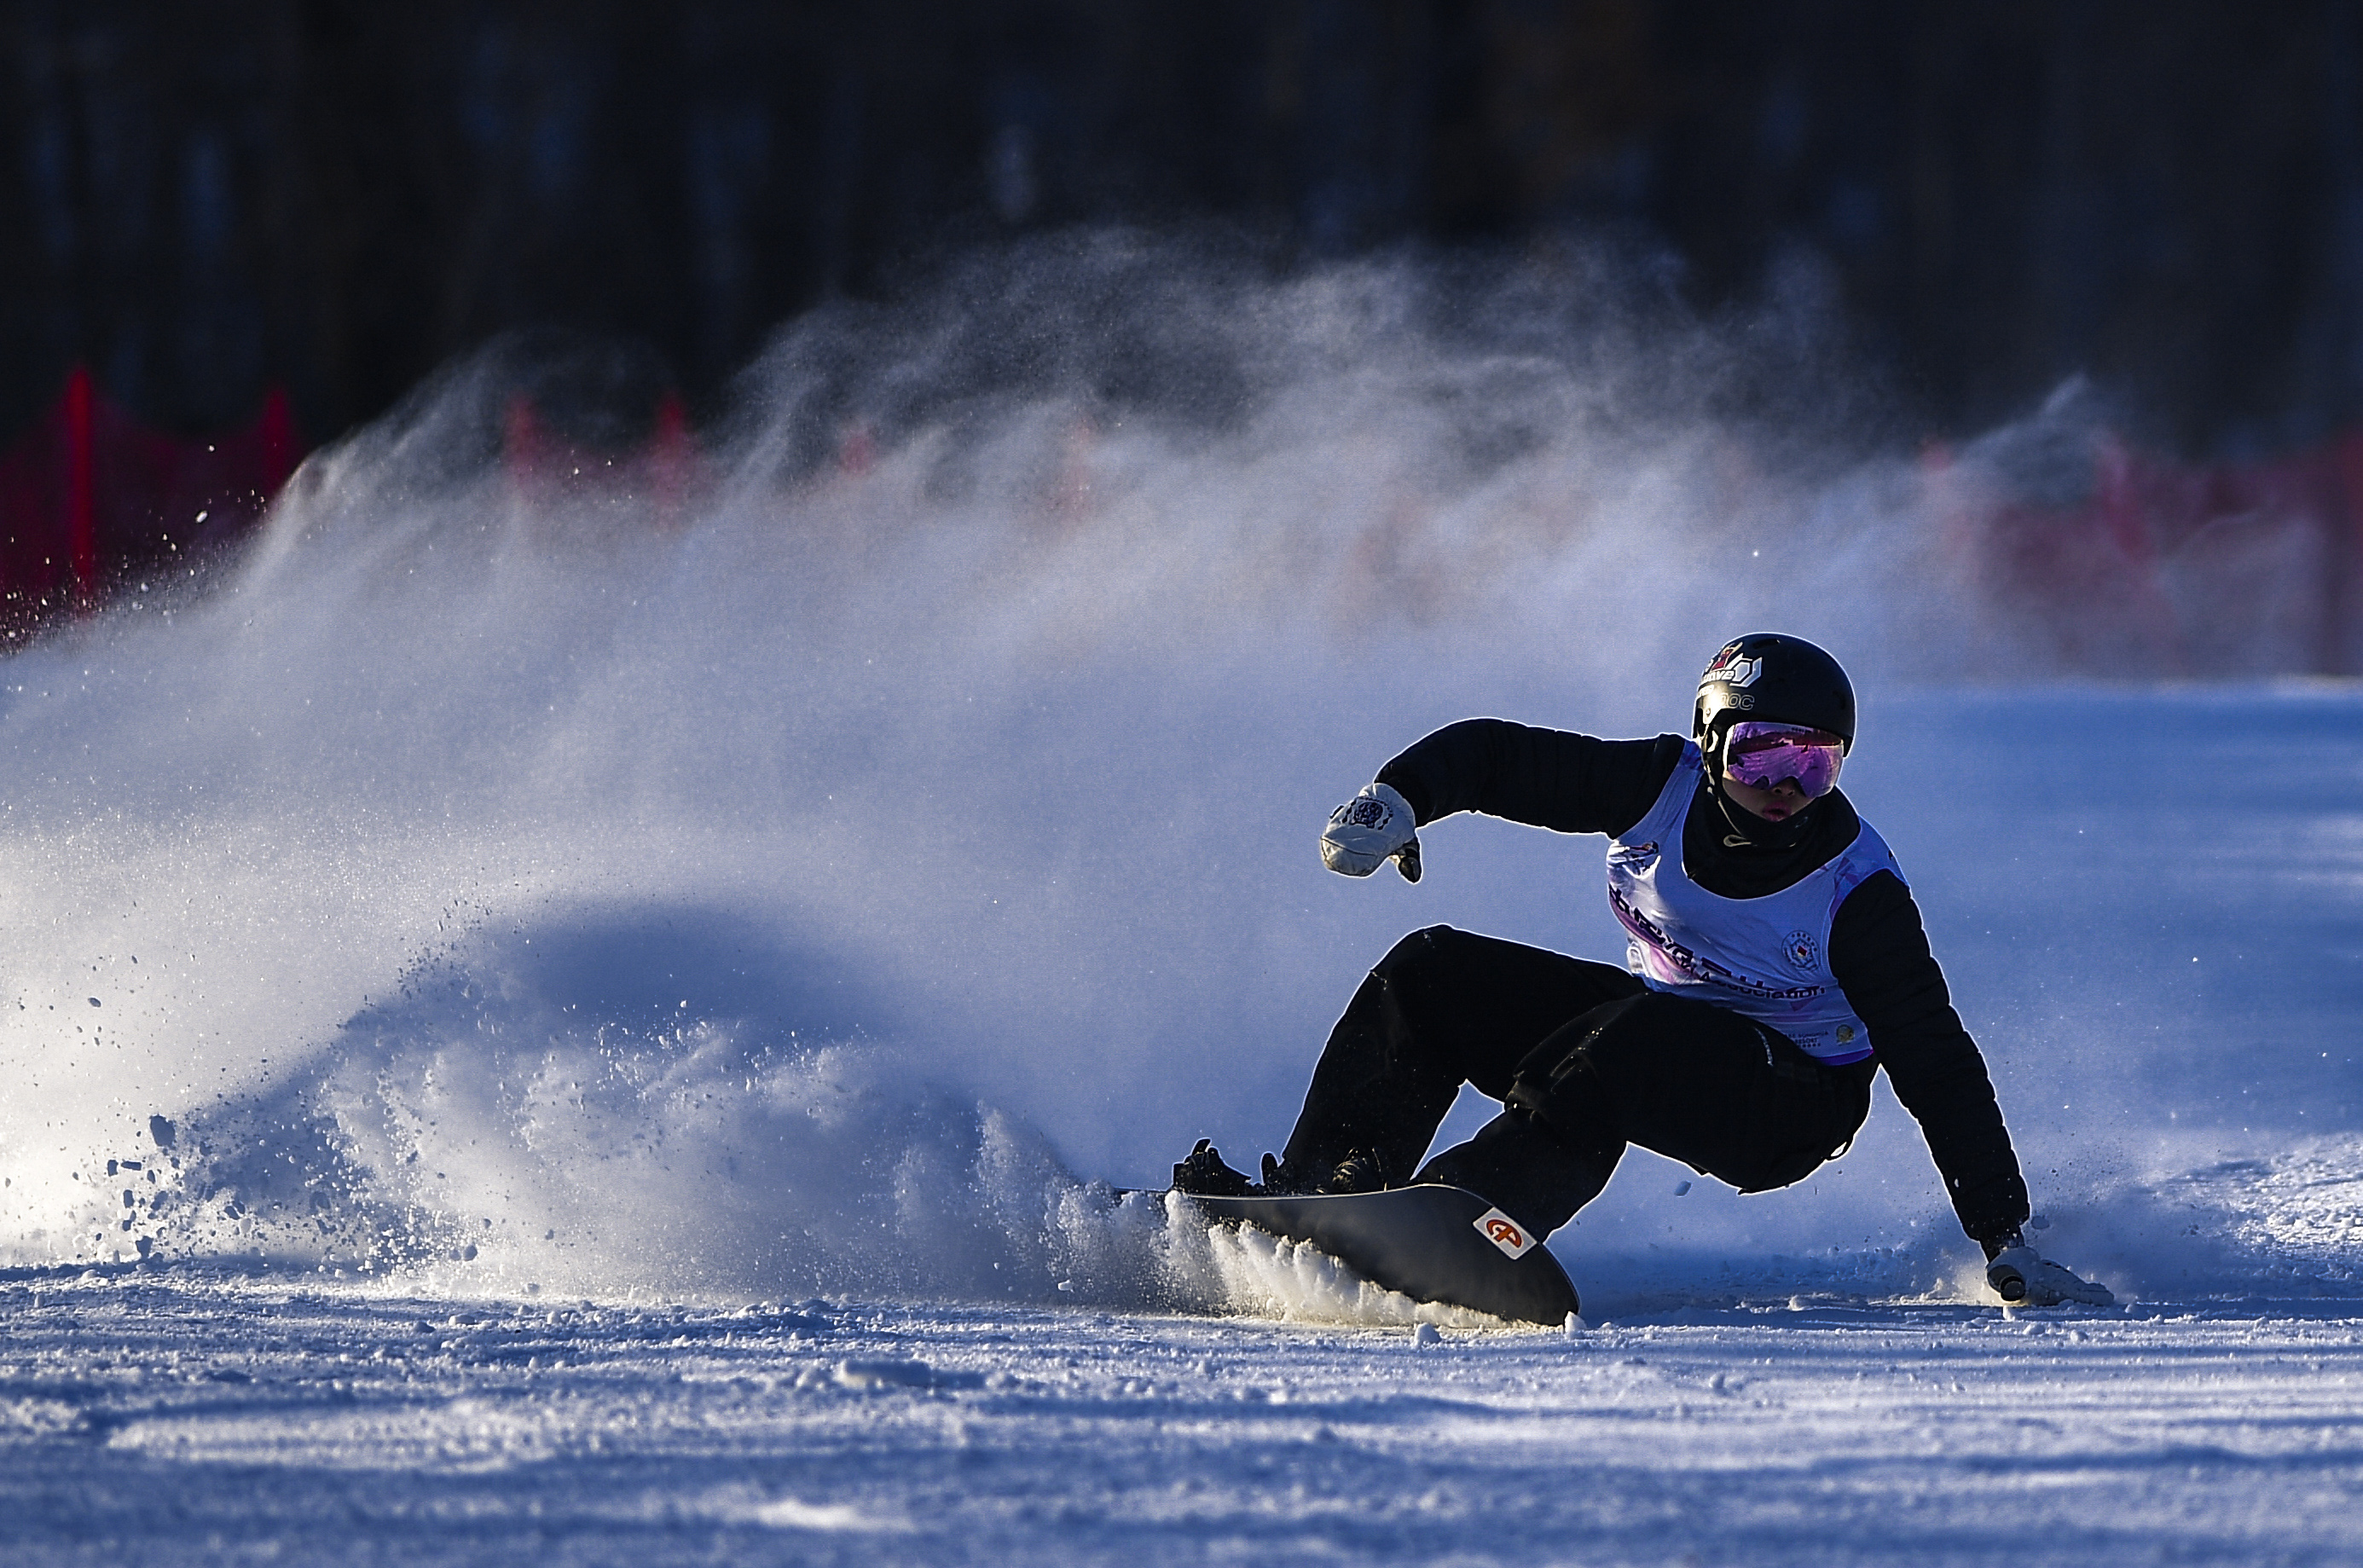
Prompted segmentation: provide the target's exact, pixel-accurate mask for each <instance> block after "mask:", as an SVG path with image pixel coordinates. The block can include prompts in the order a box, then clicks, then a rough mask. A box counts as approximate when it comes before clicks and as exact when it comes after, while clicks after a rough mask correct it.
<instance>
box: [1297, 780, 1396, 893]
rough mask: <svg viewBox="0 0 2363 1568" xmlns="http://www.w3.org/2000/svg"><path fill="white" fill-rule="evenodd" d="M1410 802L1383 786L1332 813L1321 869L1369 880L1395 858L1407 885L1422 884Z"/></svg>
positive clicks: (1323, 843) (1365, 791)
mask: <svg viewBox="0 0 2363 1568" xmlns="http://www.w3.org/2000/svg"><path fill="white" fill-rule="evenodd" d="M1416 827H1417V824H1416V823H1414V821H1413V819H1412V810H1411V802H1410V801H1406V800H1404V799H1403V797H1402V796H1401V795H1398V794H1396V793H1395V791H1394V790H1392V788H1390V787H1389V786H1387V785H1384V784H1365V785H1363V786H1362V792H1361V793H1360V794H1359V795H1357V796H1355V797H1354V798H1353V799H1352V800H1350V801H1347V802H1346V803H1345V804H1344V805H1342V806H1340V807H1338V808H1337V810H1336V811H1334V812H1330V813H1329V825H1328V826H1327V827H1326V828H1323V829H1322V830H1321V864H1323V865H1324V866H1326V867H1329V869H1330V870H1332V871H1335V872H1337V873H1338V874H1339V875H1341V876H1346V877H1367V876H1369V875H1370V873H1371V872H1373V871H1375V870H1377V869H1378V868H1379V867H1381V865H1383V864H1384V863H1385V862H1386V861H1388V860H1390V859H1392V860H1393V861H1394V863H1395V869H1396V870H1398V871H1400V872H1402V873H1403V880H1404V881H1406V882H1416V881H1418V880H1419V834H1418V833H1417V832H1416V831H1415V830H1416Z"/></svg>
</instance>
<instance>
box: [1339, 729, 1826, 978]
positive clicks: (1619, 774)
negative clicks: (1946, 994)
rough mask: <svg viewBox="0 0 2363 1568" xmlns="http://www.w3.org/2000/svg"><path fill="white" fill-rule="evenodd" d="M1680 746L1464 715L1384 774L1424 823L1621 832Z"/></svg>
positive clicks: (1651, 798) (1643, 809)
mask: <svg viewBox="0 0 2363 1568" xmlns="http://www.w3.org/2000/svg"><path fill="white" fill-rule="evenodd" d="M1681 755H1682V738H1681V736H1680V735H1659V737H1658V738H1657V739H1655V740H1628V741H1611V740H1595V739H1593V738H1592V736H1590V735H1579V734H1569V733H1568V732H1567V731H1565V730H1537V729H1531V728H1529V727H1528V726H1526V725H1525V724H1514V723H1510V722H1509V721H1508V720H1507V719H1463V720H1461V721H1460V722H1459V723H1457V724H1447V725H1445V726H1444V728H1442V729H1440V730H1438V731H1437V732H1436V733H1435V734H1431V735H1429V736H1427V737H1426V739H1424V740H1421V741H1418V742H1416V743H1415V744H1414V745H1412V747H1411V749H1409V750H1408V751H1405V752H1404V753H1403V755H1402V756H1398V757H1396V758H1395V759H1394V760H1393V761H1392V762H1390V763H1388V764H1387V765H1386V766H1385V767H1381V768H1380V769H1379V778H1378V781H1379V782H1380V783H1381V784H1384V785H1386V786H1388V787H1389V788H1390V789H1392V790H1395V791H1396V792H1397V793H1399V794H1401V795H1402V796H1403V799H1404V800H1406V801H1410V802H1411V809H1412V814H1413V815H1414V817H1415V818H1416V819H1417V820H1418V822H1419V823H1420V825H1421V826H1423V827H1425V826H1426V825H1427V824H1428V823H1432V822H1434V821H1436V820H1437V818H1438V817H1448V816H1450V815H1451V814H1452V813H1453V812H1484V813H1485V814H1486V815H1487V816H1489V817H1503V818H1505V819H1507V820H1508V821H1510V822H1514V823H1528V824H1530V825H1531V826H1534V827H1543V828H1549V829H1551V830H1552V831H1553V832H1555V833H1604V834H1620V833H1623V832H1624V831H1625V829H1626V828H1629V827H1631V826H1632V825H1633V824H1634V823H1637V822H1639V821H1640V820H1641V819H1642V818H1643V817H1645V816H1647V814H1648V812H1649V807H1650V806H1651V804H1652V803H1654V802H1655V801H1656V800H1657V799H1658V791H1659V790H1662V789H1664V788H1665V787H1666V780H1667V779H1668V778H1670V777H1671V776H1672V774H1673V771H1674V765H1675V764H1676V763H1677V762H1679V761H1681ZM1868 1021H1869V1020H1868V1019H1866V1020H1865V1022H1868Z"/></svg>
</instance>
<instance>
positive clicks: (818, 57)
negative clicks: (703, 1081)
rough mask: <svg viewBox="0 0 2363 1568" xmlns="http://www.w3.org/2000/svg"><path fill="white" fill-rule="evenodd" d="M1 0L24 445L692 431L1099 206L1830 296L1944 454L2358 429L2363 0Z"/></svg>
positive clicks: (5, 341) (1290, 256)
mask: <svg viewBox="0 0 2363 1568" xmlns="http://www.w3.org/2000/svg"><path fill="white" fill-rule="evenodd" d="M0 3H4V4H5V12H0V15H5V18H6V19H5V24H0V26H5V29H6V30H5V36H0V50H5V73H4V74H0V82H5V92H0V116H5V121H4V122H0V138H5V149H6V150H5V160H0V439H6V436H7V435H8V434H9V433H13V432H14V431H16V430H17V429H19V428H21V427H23V426H24V425H26V423H27V422H28V421H29V420H30V419H31V418H33V417H34V415H35V414H36V413H37V412H38V411H39V409H40V408H42V407H43V406H45V405H46V404H47V403H48V402H49V400H50V399H51V398H52V397H54V395H55V394H56V391H57V388H58V386H59V384H60V382H61V378H62V376H63V374H64V371H65V370H66V368H67V366H68V365H69V364H71V363H72V362H74V361H76V360H81V361H84V362H87V363H88V364H89V365H91V367H92V368H93V369H94V371H95V372H96V373H97V375H98V377H99V379H100V381H101V384H102V385H103V386H104V387H105V388H106V389H107V391H108V392H111V393H112V394H113V395H114V396H115V397H116V398H117V399H118V400H120V401H122V402H124V403H128V404H129V405H130V406H131V407H132V408H133V409H135V410H136V411H137V412H138V413H139V414H141V415H142V416H144V417H145V418H147V419H150V420H151V421H154V422H156V423H158V424H161V425H167V426H171V427H175V428H179V429H182V430H184V431H193V432H194V431H204V430H208V429H216V428H220V427H222V426H225V425H230V424H232V423H235V422H239V421H242V420H244V419H247V418H249V417H250V416H251V415H252V413H253V410H254V408H255V406H256V404H257V402H258V400H259V399H260V397H261V393H262V392H263V390H264V388H265V387H266V386H268V385H271V384H273V383H280V384H284V385H285V386H287V387H288V388H289V389H290V390H291V391H292V392H293V393H294V398H295V403H296V408H297V413H298V418H299V421H300V423H301V424H302V425H303V427H304V428H305V431H306V432H307V433H309V434H311V435H313V436H316V437H317V436H328V435H333V434H334V433H335V432H337V431H338V430H339V429H341V428H344V427H346V426H347V425H350V424H351V423H353V422H355V421H358V420H361V419H365V418H367V417H369V416H370V415H372V414H375V413H377V412H379V411H381V410H383V408H385V407H386V406H387V405H388V404H389V403H391V402H393V401H394V399H395V398H396V397H398V396H399V395H400V394H401V393H402V392H404V391H405V389H407V388H408V387H410V386H411V385H412V384H413V383H415V382H416V381H417V380H418V379H419V378H420V377H421V376H422V375H424V374H425V373H426V372H427V371H428V370H431V369H433V368H434V367H435V366H436V365H437V364H438V363H439V362H441V361H443V360H445V359H448V358H449V357H450V356H451V355H453V354H455V353H457V352H460V351H461V350H463V349H466V348H470V347H471V346H472V345H475V344H478V343H481V342H483V340H485V339H486V338H487V337H491V336H493V335H494V334H495V333H497V332H500V331H501V330H503V329H505V328H512V327H520V326H549V327H558V328H574V329H583V330H587V331H589V332H592V333H596V334H603V335H618V336H621V337H627V338H630V339H632V340H634V341H637V342H639V343H643V344H645V345H647V346H648V348H649V351H650V358H651V360H652V362H654V363H657V364H659V365H660V366H661V367H662V371H661V373H662V374H663V375H664V376H665V377H668V378H670V379H671V381H674V382H675V383H676V384H677V385H679V386H680V387H681V388H682V390H684V391H685V392H688V393H689V394H690V396H691V397H692V399H693V403H694V402H695V401H696V400H698V399H711V398H712V396H713V395H714V394H715V392H716V389H718V388H719V387H721V386H722V385H723V384H724V382H725V381H726V380H727V377H728V375H729V373H730V372H731V371H732V370H734V369H736V368H737V367H738V366H740V365H742V364H743V363H744V362H745V361H746V360H747V359H749V356H750V355H751V354H753V353H754V352H755V351H756V350H757V349H758V348H760V344H761V342H762V340H763V338H764V336H765V334H766V333H767V331H768V330H770V329H771V327H773V326H776V325H778V324H779V323H781V322H782V321H783V320H785V319H786V318H788V317H790V316H791V315H794V314H795V313H796V312H798V311H800V310H802V309H804V308H806V307H808V306H810V305H812V304H815V303H816V302H820V301H824V300H827V299H830V298H833V297H839V296H845V295H852V296H864V295H878V294H881V293H892V292H893V289H894V288H895V287H896V285H897V282H898V280H904V279H907V278H910V277H912V276H914V275H915V273H916V272H917V271H923V270H924V268H925V266H926V261H927V259H928V258H929V257H931V256H934V255H938V254H941V253H942V252H943V251H945V250H946V249H947V248H958V247H961V246H965V245H970V244H974V243H978V242H990V241H993V240H994V239H997V238H1001V237H1010V236H1015V235H1019V234H1024V233H1026V232H1030V231H1037V230H1042V229H1047V228H1055V227H1059V226H1070V225H1074V224H1078V223H1095V222H1105V221H1128V222H1138V223H1147V224H1151V225H1178V226H1197V225H1203V224H1206V223H1213V224H1216V225H1220V226H1226V227H1227V228H1228V229H1230V230H1232V231H1233V232H1235V233H1237V235H1239V236H1241V237H1243V239H1242V243H1244V244H1246V245H1247V246H1248V248H1249V250H1250V251H1251V253H1252V254H1254V255H1256V256H1258V257H1259V258H1261V259H1263V260H1265V261H1266V262H1267V263H1268V264H1270V265H1271V266H1273V267H1275V268H1281V269H1285V268H1288V267H1292V266H1298V265H1303V264H1304V263H1306V262H1308V261H1314V260H1319V259H1328V258H1335V257H1339V256H1347V255H1352V254H1356V253H1359V252H1362V251H1366V250H1370V249H1372V248H1385V247H1389V246H1394V245H1401V244H1404V243H1414V244H1428V245H1459V244H1465V243H1470V242H1476V243H1481V244H1489V245H1492V246H1495V247H1508V248H1514V247H1516V246H1517V245H1519V244H1520V243H1522V242H1524V241H1525V240H1527V239H1529V238H1531V237H1536V236H1538V235H1549V234H1555V233H1565V232H1569V231H1574V232H1579V233H1585V232H1588V233H1600V234H1605V235H1607V236H1609V237H1613V238H1614V240H1615V241H1616V242H1617V243H1619V244H1621V245H1625V246H1627V247H1631V248H1636V249H1637V250H1640V251H1642V252H1644V253H1647V252H1652V251H1654V252H1657V253H1659V254H1662V255H1664V256H1667V257H1670V258H1671V259H1673V261H1674V263H1675V266H1674V271H1675V272H1676V274H1677V276H1678V278H1679V286H1680V287H1681V290H1682V291H1683V292H1684V293H1686V294H1687V295H1688V296H1689V298H1690V299H1691V300H1692V302H1693V303H1695V304H1697V305H1698V306H1699V307H1701V308H1703V309H1708V310H1712V309H1714V308H1716V307H1717V306H1719V305H1722V304H1726V303H1730V302H1734V301H1747V300H1750V299H1753V298H1757V297H1759V296H1761V295H1763V294H1764V293H1766V292H1767V291H1773V290H1778V289H1779V288H1781V287H1782V286H1784V284H1783V282H1782V280H1784V279H1786V280H1789V281H1790V284H1791V285H1793V283H1794V281H1795V280H1797V279H1799V278H1803V279H1807V280H1814V279H1819V280H1823V282H1821V283H1817V284H1815V285H1814V286H1819V287H1827V288H1829V289H1832V290H1834V291H1835V293H1836V296H1837V297H1838V298H1839V299H1840V300H1841V301H1842V302H1843V304H1844V305H1845V307H1846V311H1847V318H1848V320H1849V322H1850V324H1851V326H1850V337H1851V340H1852V343H1853V345H1854V348H1855V349H1856V351H1858V352H1859V353H1860V354H1861V355H1862V356H1863V357H1864V362H1865V364H1866V366H1868V367H1871V368H1875V369H1876V370H1879V371H1880V373H1881V374H1882V375H1884V376H1885V377H1886V378H1887V379H1888V380H1889V381H1891V382H1892V384H1893V385H1894V386H1896V387H1897V388H1899V389H1901V394H1902V398H1903V402H1904V403H1907V404H1908V405H1909V417H1910V418H1911V419H1912V420H1913V421H1914V422H1916V423H1917V424H1918V425H1920V427H1921V428H1923V429H1925V430H1926V431H1928V432H1931V433H1939V432H1958V431H1963V430H1968V429H1973V428H1975V427H1977V426H1979V425H1982V424H1985V423H1988V422H1991V421H1993V420H1996V419H1998V418H2002V417H2006V416H2008V415H2009V414H2012V413H2014V412H2016V411H2018V410H2021V409H2023V408H2024V407H2025V406H2026V405H2027V404H2028V403H2030V402H2031V401H2033V400H2035V399H2036V398H2039V397H2041V396H2042V395H2043V394H2044V392H2046V391H2047V389H2048V388H2049V387H2051V386H2053V385H2054V384H2056V383H2057V382H2058V381H2059V380H2060V378H2062V377H2064V376H2067V375H2069V374H2071V373H2076V372H2084V373H2087V374H2089V375H2091V377H2092V378H2093V379H2094V380H2095V381H2098V382H2099V383H2100V384H2101V385H2102V386H2103V387H2105V388H2108V389H2110V390H2111V391H2113V392H2115V393H2117V394H2118V395H2119V396H2120V397H2121V398H2122V399H2123V400H2124V403H2125V404H2126V405H2127V406H2128V407H2129V408H2131V409H2133V410H2134V411H2136V416H2137V417H2138V418H2139V419H2140V420H2142V421H2144V422H2145V423H2146V425H2147V431H2146V433H2147V435H2149V436H2152V437H2153V438H2156V439H2160V440H2164V441H2168V442H2170V443H2172V444H2173V445H2175V446H2177V447H2180V448H2182V449H2183V450H2185V451H2187V452H2191V453H2192V454H2194V455H2197V454H2202V453H2210V454H2238V453H2243V452H2253V451H2258V450H2269V449H2273V448H2276V447H2286V446H2289V445H2292V444H2295V443H2300V442H2303V441H2306V440H2309V439H2311V438H2313V437H2314V436H2318V435H2319V434H2321V433H2322V432H2323V431H2324V430H2326V429H2328V428H2331V427H2334V426H2335V425H2340V424H2342V423H2344V422H2346V421H2350V420H2353V419H2356V418H2357V417H2363V16H2358V9H2359V7H2358V5H2357V0H2287V3H2282V4H2270V3H2267V4H2254V5H2231V4H2223V3H2216V0H2191V3H2177V0H1983V3H1974V4H1971V3H1959V4H1942V3H1914V0H1797V3H1792V4H1781V3H1776V0H1567V3H1561V4H1547V3H1543V0H867V3H864V4H858V5H855V4H849V5H834V4H793V3H788V0H671V3H669V4H663V5H651V4H630V3H626V0H403V3H401V4H392V3H385V4H372V3H366V0H171V3H166V0H150V3H147V4H136V3H118V0H0Z"/></svg>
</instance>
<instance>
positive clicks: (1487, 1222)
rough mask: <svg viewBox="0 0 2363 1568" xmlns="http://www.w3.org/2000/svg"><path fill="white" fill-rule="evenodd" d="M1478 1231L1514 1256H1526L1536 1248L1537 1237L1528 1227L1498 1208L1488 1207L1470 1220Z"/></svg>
mask: <svg viewBox="0 0 2363 1568" xmlns="http://www.w3.org/2000/svg"><path fill="white" fill-rule="evenodd" d="M1470 1224H1471V1225H1474V1226H1475V1227H1476V1228H1477V1233H1478V1234H1479V1235H1481V1236H1482V1237H1484V1238H1485V1239H1486V1240H1487V1241H1489V1242H1492V1243H1493V1244H1494V1245H1495V1246H1497V1247H1499V1248H1501V1249H1502V1250H1503V1252H1505V1253H1509V1254H1510V1255H1511V1256H1512V1257H1514V1258H1522V1257H1525V1255H1526V1254H1527V1253H1530V1252H1533V1251H1534V1250H1535V1239H1534V1238H1533V1237H1532V1236H1529V1235H1527V1234H1526V1228H1525V1226H1524V1225H1521V1224H1519V1223H1518V1222H1517V1221H1516V1220H1513V1219H1511V1218H1510V1217H1509V1216H1508V1215H1506V1214H1504V1213H1503V1212H1502V1211H1501V1210H1500V1209H1487V1210H1485V1212H1484V1213H1482V1214H1480V1215H1479V1216H1477V1218H1476V1219H1474V1220H1470Z"/></svg>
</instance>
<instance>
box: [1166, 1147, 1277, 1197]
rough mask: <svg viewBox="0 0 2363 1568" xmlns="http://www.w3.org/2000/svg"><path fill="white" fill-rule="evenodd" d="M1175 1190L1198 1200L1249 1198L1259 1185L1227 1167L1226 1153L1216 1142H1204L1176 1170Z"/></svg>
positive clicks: (1268, 1157)
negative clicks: (1216, 1145) (1217, 1146)
mask: <svg viewBox="0 0 2363 1568" xmlns="http://www.w3.org/2000/svg"><path fill="white" fill-rule="evenodd" d="M1264 1157H1265V1158H1266V1159H1270V1157H1271V1156H1270V1155H1269V1154H1267V1155H1265V1156H1264ZM1173 1190H1174V1191H1176V1192H1186V1193H1189V1194H1191V1195H1192V1196H1193V1197H1197V1198H1248V1197H1252V1196H1253V1195H1254V1194H1255V1192H1256V1185H1255V1183H1253V1182H1251V1181H1249V1180H1248V1178H1247V1176H1246V1174H1245V1173H1244V1172H1240V1171H1235V1170H1233V1169H1231V1167H1230V1166H1228V1165H1225V1164H1223V1155H1222V1151H1221V1150H1219V1149H1217V1148H1215V1141H1214V1140H1213V1139H1211V1138H1201V1139H1199V1140H1198V1142H1197V1145H1196V1146H1195V1147H1194V1148H1193V1149H1192V1150H1191V1151H1190V1152H1189V1154H1185V1155H1184V1156H1182V1163H1181V1164H1179V1165H1175V1166H1174V1167H1173Z"/></svg>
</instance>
